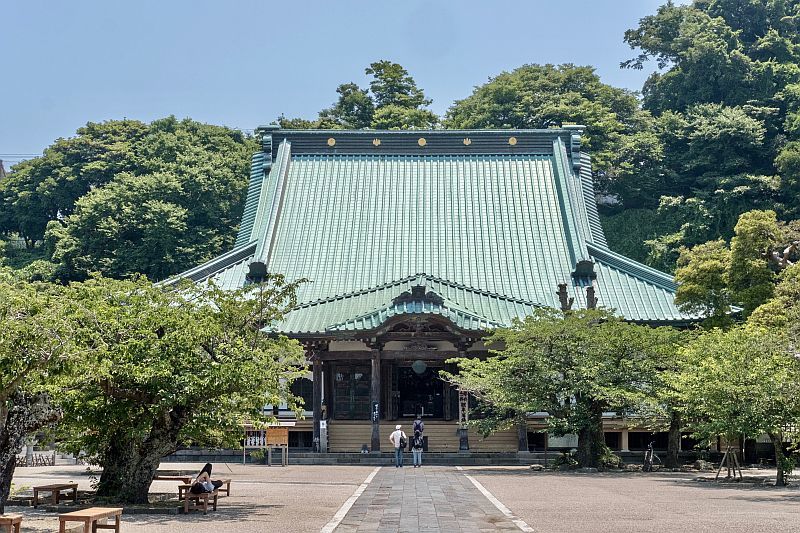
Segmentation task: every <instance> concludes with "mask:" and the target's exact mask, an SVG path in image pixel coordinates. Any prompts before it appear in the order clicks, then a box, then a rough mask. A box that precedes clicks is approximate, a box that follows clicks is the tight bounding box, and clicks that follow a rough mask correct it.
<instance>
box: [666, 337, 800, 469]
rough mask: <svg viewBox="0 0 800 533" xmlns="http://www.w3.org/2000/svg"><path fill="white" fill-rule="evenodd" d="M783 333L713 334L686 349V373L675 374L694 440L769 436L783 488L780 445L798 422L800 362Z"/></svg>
mask: <svg viewBox="0 0 800 533" xmlns="http://www.w3.org/2000/svg"><path fill="white" fill-rule="evenodd" d="M787 346H788V344H787V337H786V335H785V331H784V330H780V329H762V328H758V327H755V326H753V325H743V326H738V327H736V328H733V329H731V330H729V331H722V330H719V329H715V330H713V331H710V332H708V333H706V334H704V335H702V336H700V337H699V338H698V339H697V340H696V341H695V342H693V343H691V344H690V345H688V346H687V347H685V348H684V357H685V364H686V366H685V368H684V369H683V371H681V372H678V373H677V374H675V376H674V378H675V380H676V389H677V390H678V391H679V395H680V398H681V400H682V405H684V406H685V407H684V408H685V412H686V415H687V420H689V421H690V428H691V430H692V431H693V433H694V434H695V435H697V436H698V437H703V438H706V439H710V438H715V437H716V436H717V435H723V436H725V437H726V438H727V439H728V440H729V441H731V440H734V439H736V438H738V436H739V435H742V434H744V435H751V436H755V435H762V434H768V435H769V436H770V437H771V438H772V440H773V443H774V444H775V449H776V453H777V458H778V484H779V485H783V484H784V483H785V478H784V474H785V473H786V470H787V468H786V466H787V464H788V463H787V462H786V461H785V460H784V457H783V451H782V449H781V448H782V444H783V440H784V436H785V434H786V432H787V431H789V430H790V429H791V428H793V427H794V425H795V424H796V423H797V420H798V418H799V417H800V359H798V357H797V356H796V354H794V353H790V352H789V351H788V350H787Z"/></svg>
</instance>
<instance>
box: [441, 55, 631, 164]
mask: <svg viewBox="0 0 800 533" xmlns="http://www.w3.org/2000/svg"><path fill="white" fill-rule="evenodd" d="M642 118H643V117H641V116H640V115H639V104H638V102H637V99H636V96H635V95H634V94H633V93H631V92H629V91H626V90H624V89H617V88H615V87H611V86H610V85H606V84H604V83H602V82H601V81H600V78H599V76H598V75H597V74H596V73H595V71H594V69H593V68H592V67H580V66H575V65H572V64H564V65H524V66H522V67H519V68H517V69H515V70H513V71H511V72H502V73H500V74H498V75H497V76H495V77H493V78H490V79H489V81H488V82H487V83H485V84H484V85H481V86H479V87H476V88H475V90H474V91H473V92H472V94H471V95H470V96H468V97H466V98H464V99H463V100H457V101H456V102H455V103H454V104H453V105H452V107H450V109H449V110H448V111H447V117H446V119H445V121H444V124H445V127H447V128H548V127H550V126H561V124H562V123H573V124H574V123H579V124H584V125H586V127H587V129H586V135H585V138H584V141H585V143H586V149H587V151H589V152H591V153H592V156H593V158H594V161H593V165H594V167H595V168H596V169H597V170H600V171H607V170H610V169H611V168H612V167H613V164H614V162H615V158H616V151H617V149H618V147H619V145H620V142H621V138H622V137H623V135H625V134H632V133H633V131H634V128H635V127H636V126H637V125H639V121H640V120H642Z"/></svg>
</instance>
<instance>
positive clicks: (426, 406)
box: [397, 365, 444, 418]
mask: <svg viewBox="0 0 800 533" xmlns="http://www.w3.org/2000/svg"><path fill="white" fill-rule="evenodd" d="M439 370H440V369H439V368H428V367H425V368H420V367H419V366H415V365H412V366H404V367H399V368H398V369H397V391H398V393H399V395H398V396H399V402H398V403H399V405H398V407H399V413H398V415H399V416H400V417H402V418H412V417H415V416H417V415H418V414H421V415H422V416H423V417H425V418H444V382H443V381H442V380H441V379H440V378H439Z"/></svg>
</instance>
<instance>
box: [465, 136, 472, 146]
mask: <svg viewBox="0 0 800 533" xmlns="http://www.w3.org/2000/svg"><path fill="white" fill-rule="evenodd" d="M463 142H464V146H469V145H470V144H472V139H470V138H469V137H465V138H464V141H463Z"/></svg>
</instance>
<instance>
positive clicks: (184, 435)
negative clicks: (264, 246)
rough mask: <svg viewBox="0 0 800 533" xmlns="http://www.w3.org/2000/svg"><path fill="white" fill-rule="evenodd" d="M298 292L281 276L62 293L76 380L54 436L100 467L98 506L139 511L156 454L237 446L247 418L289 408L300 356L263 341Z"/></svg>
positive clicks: (286, 343)
mask: <svg viewBox="0 0 800 533" xmlns="http://www.w3.org/2000/svg"><path fill="white" fill-rule="evenodd" d="M295 287H296V284H295V283H285V282H284V281H283V280H282V278H280V277H272V278H270V279H268V280H267V282H266V283H265V284H261V285H249V286H248V287H246V288H244V289H240V290H236V291H223V290H221V289H219V288H217V287H215V286H213V285H183V286H180V287H178V288H177V289H175V288H173V289H165V288H163V287H158V286H153V285H152V284H151V283H150V282H148V281H147V280H146V279H139V280H134V281H114V280H110V279H91V280H88V281H86V282H84V283H80V284H73V285H72V286H71V287H70V289H69V305H68V307H67V310H68V313H69V316H70V322H71V323H72V324H74V327H75V330H76V331H75V334H74V342H75V343H76V345H77V349H76V352H75V355H76V357H77V360H76V362H75V364H76V366H77V367H78V368H80V369H81V374H80V376H79V379H78V380H77V382H76V383H75V384H74V385H73V386H71V387H69V388H67V389H66V390H64V391H63V392H62V397H61V405H62V408H63V411H64V419H63V423H62V431H63V434H62V438H63V439H64V440H63V445H64V447H65V448H67V449H69V450H70V451H73V452H78V451H80V450H84V451H85V452H87V453H88V455H89V456H90V457H91V458H92V460H93V461H95V462H96V464H98V465H100V466H101V467H102V468H103V473H102V475H101V476H100V480H99V484H98V487H97V496H98V497H101V498H108V499H110V500H112V501H116V502H128V503H146V502H147V498H148V490H149V487H150V484H151V482H152V479H153V475H154V473H155V471H156V469H157V468H158V465H159V462H160V461H161V458H162V457H163V456H164V455H166V454H169V453H172V452H174V451H175V450H177V449H178V447H179V446H180V445H187V444H190V443H196V444H200V445H207V446H208V445H228V446H234V445H236V443H237V442H238V439H239V436H240V434H241V428H242V423H243V422H244V421H245V420H249V421H251V422H253V423H256V424H257V423H259V422H263V421H266V420H267V418H265V415H264V412H263V407H264V406H265V405H266V404H269V403H272V404H277V403H280V402H281V401H288V403H289V405H290V406H292V407H294V408H296V407H297V399H296V398H294V397H293V396H292V394H291V393H290V391H289V384H290V383H291V382H292V381H293V380H294V379H295V378H296V377H299V376H300V375H302V374H303V372H304V370H305V366H304V365H305V358H304V356H303V352H302V350H301V349H300V346H299V345H298V344H297V342H296V341H290V340H288V339H286V338H285V337H269V336H267V335H265V334H264V333H263V332H262V331H261V329H262V328H264V327H268V326H270V324H272V323H273V322H274V321H276V320H280V319H281V317H282V316H283V313H284V312H285V311H286V310H287V309H288V308H290V307H291V306H293V305H294V290H295Z"/></svg>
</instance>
